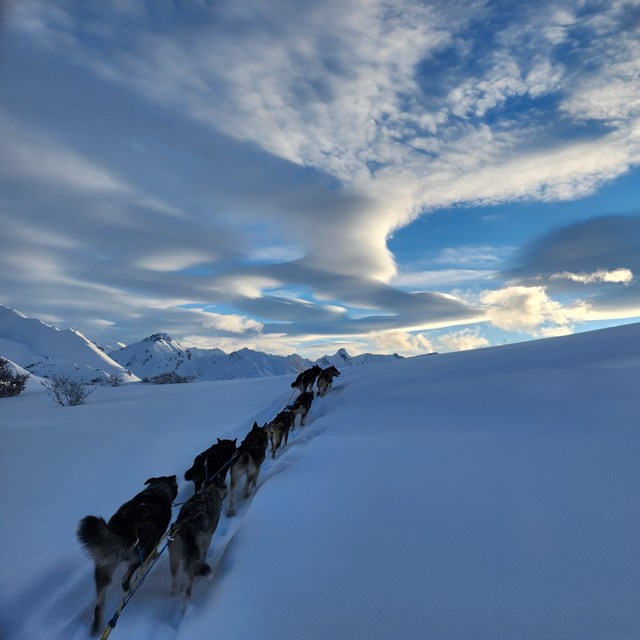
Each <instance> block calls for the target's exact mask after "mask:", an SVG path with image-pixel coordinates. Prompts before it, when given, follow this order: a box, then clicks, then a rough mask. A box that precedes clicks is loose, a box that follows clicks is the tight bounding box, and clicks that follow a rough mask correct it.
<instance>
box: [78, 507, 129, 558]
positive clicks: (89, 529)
mask: <svg viewBox="0 0 640 640" xmlns="http://www.w3.org/2000/svg"><path fill="white" fill-rule="evenodd" d="M76 535H77V536H78V540H79V541H80V544H82V546H83V547H84V548H85V549H86V550H87V551H88V553H89V555H90V556H91V557H92V558H93V559H94V560H95V561H96V562H104V561H107V560H110V559H112V558H116V557H121V556H122V554H123V552H124V544H123V542H122V540H121V539H120V538H119V537H118V536H117V535H115V534H114V533H112V532H111V531H109V528H108V527H107V523H106V522H105V521H104V518H100V517H96V516H86V517H84V518H82V520H80V524H79V525H78V530H77V532H76Z"/></svg>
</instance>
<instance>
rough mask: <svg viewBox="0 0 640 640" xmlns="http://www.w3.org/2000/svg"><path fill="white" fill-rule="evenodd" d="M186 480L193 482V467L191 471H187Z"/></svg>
mask: <svg viewBox="0 0 640 640" xmlns="http://www.w3.org/2000/svg"><path fill="white" fill-rule="evenodd" d="M184 479H185V480H193V467H191V469H187V470H186V471H185V472H184Z"/></svg>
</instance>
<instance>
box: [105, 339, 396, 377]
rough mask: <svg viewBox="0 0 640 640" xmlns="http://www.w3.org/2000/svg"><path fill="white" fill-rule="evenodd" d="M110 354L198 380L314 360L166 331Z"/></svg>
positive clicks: (340, 356)
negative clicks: (194, 344)
mask: <svg viewBox="0 0 640 640" xmlns="http://www.w3.org/2000/svg"><path fill="white" fill-rule="evenodd" d="M109 356H110V357H111V358H113V359H114V360H115V361H116V362H119V363H120V364H121V365H122V366H123V367H125V368H126V369H129V370H130V371H132V372H133V373H135V374H136V375H137V376H139V377H140V378H143V379H144V378H152V377H153V376H157V375H159V374H161V373H171V372H172V373H177V374H178V375H181V376H188V377H190V378H194V379H197V380H234V379H236V378H259V377H262V376H282V375H297V374H298V373H300V371H304V369H308V368H309V367H311V366H312V365H313V364H314V362H312V361H311V360H308V359H306V358H303V357H302V356H299V355H297V354H293V355H289V356H276V355H272V354H269V353H263V352H262V351H253V350H252V349H246V348H245V349H239V350H238V351H233V352H232V353H225V352H224V351H222V350H221V349H200V348H191V347H189V348H187V347H184V346H182V345H181V344H180V343H179V342H177V341H176V340H174V339H173V338H172V337H171V336H169V335H167V334H166V333H154V334H153V335H152V336H149V337H148V338H145V339H144V340H141V341H140V342H135V343H133V344H131V345H128V346H126V347H124V348H122V349H116V350H115V351H111V352H109ZM400 358H401V356H399V355H397V354H394V355H392V356H385V355H374V354H371V353H365V354H362V355H358V356H350V355H349V354H348V353H347V351H346V350H345V349H339V350H338V351H337V352H336V353H335V354H334V355H332V356H323V357H322V358H320V359H318V360H316V362H315V363H317V364H318V365H320V366H321V367H329V366H331V365H334V366H336V367H337V368H338V369H339V370H340V371H342V370H344V369H345V368H348V367H352V366H359V365H363V364H374V363H381V362H389V361H393V360H398V359H400Z"/></svg>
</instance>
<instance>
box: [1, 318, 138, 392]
mask: <svg viewBox="0 0 640 640" xmlns="http://www.w3.org/2000/svg"><path fill="white" fill-rule="evenodd" d="M0 356H2V357H4V358H6V359H7V360H10V361H11V362H14V363H15V364H17V365H19V366H21V367H22V368H23V369H25V370H26V371H28V372H29V373H32V374H34V375H36V376H42V377H49V376H52V375H60V376H65V377H69V378H73V379H75V380H79V381H82V382H92V381H95V382H99V381H103V380H104V381H108V380H109V379H111V378H112V377H114V376H118V377H120V378H122V380H124V381H134V380H137V379H138V378H137V377H136V376H134V375H132V374H131V373H130V372H129V371H127V370H126V369H125V368H123V367H122V366H121V365H119V364H118V363H117V362H115V361H114V360H112V359H111V358H110V357H109V356H108V355H107V354H106V353H104V352H103V351H102V350H101V349H100V348H99V347H98V346H97V345H96V344H94V343H93V342H91V340H89V339H88V338H87V337H86V336H84V335H83V334H82V333H80V332H79V331H75V330H73V329H64V330H60V329H58V328H56V327H52V326H51V325H48V324H45V323H44V322H41V321H40V320H36V319H35V318H28V317H26V316H25V315H23V314H22V313H20V312H18V311H15V310H14V309H9V308H7V307H4V306H2V305H0Z"/></svg>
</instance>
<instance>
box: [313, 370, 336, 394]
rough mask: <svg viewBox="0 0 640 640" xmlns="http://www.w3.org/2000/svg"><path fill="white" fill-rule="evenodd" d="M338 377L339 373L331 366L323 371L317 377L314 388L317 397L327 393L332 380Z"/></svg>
mask: <svg viewBox="0 0 640 640" xmlns="http://www.w3.org/2000/svg"><path fill="white" fill-rule="evenodd" d="M339 375H340V372H339V371H338V370H337V369H336V368H335V367H334V366H333V365H331V366H330V367H327V368H326V369H323V370H322V372H321V373H320V374H319V375H318V382H317V383H316V386H317V387H318V395H319V396H323V395H324V394H325V393H327V391H328V390H329V387H330V386H331V385H332V384H333V379H334V378H335V377H336V376H339Z"/></svg>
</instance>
